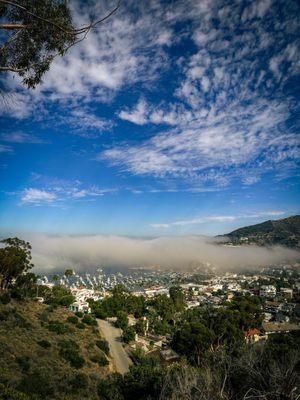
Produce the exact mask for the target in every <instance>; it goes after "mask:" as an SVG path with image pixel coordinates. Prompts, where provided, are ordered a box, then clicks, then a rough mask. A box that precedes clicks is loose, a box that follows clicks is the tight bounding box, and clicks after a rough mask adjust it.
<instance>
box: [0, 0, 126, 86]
mask: <svg viewBox="0 0 300 400" xmlns="http://www.w3.org/2000/svg"><path fill="white" fill-rule="evenodd" d="M120 2H121V0H118V3H117V5H116V7H115V8H114V9H113V10H111V11H110V12H109V13H108V14H107V15H105V16H104V17H103V18H100V19H97V20H94V21H91V22H90V23H89V24H87V25H85V26H82V27H80V28H77V27H75V26H74V24H73V21H72V16H71V11H70V7H69V2H68V1H66V0H38V1H36V0H15V1H10V0H0V21H1V22H0V30H1V31H2V34H1V35H0V38H1V39H0V72H6V71H11V72H15V73H17V74H18V75H20V76H21V77H22V78H23V84H24V85H26V86H27V87H29V88H34V87H35V86H36V85H37V84H38V83H39V82H40V81H41V78H42V76H43V74H44V73H45V72H46V71H47V70H48V69H49V68H50V64H51V62H52V61H53V60H54V58H55V57H56V56H58V55H61V56H63V55H64V54H65V53H66V52H67V51H68V50H69V49H70V47H72V46H74V45H75V44H76V43H79V42H80V41H82V40H84V39H85V38H86V36H87V35H88V33H89V32H90V31H91V30H92V29H94V28H95V27H96V26H97V25H99V24H100V23H102V22H104V21H105V20H106V19H108V18H109V17H110V16H111V15H112V14H114V13H115V12H116V11H117V9H118V8H119V5H120ZM1 42H2V43H1Z"/></svg>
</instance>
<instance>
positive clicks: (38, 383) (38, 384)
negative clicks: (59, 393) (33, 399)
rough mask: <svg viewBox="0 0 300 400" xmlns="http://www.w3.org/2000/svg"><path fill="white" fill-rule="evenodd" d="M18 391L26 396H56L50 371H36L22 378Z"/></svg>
mask: <svg viewBox="0 0 300 400" xmlns="http://www.w3.org/2000/svg"><path fill="white" fill-rule="evenodd" d="M18 390H20V391H21V392H24V393H26V394H37V395H38V396H41V397H45V398H47V397H48V396H52V395H53V394H54V383H53V378H52V375H51V373H50V371H48V370H47V371H46V370H41V369H36V370H34V371H33V372H32V373H30V374H28V375H26V376H24V377H23V378H22V380H21V382H20V384H19V386H18Z"/></svg>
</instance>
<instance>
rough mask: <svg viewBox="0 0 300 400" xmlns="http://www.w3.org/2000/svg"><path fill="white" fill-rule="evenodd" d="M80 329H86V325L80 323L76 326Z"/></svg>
mask: <svg viewBox="0 0 300 400" xmlns="http://www.w3.org/2000/svg"><path fill="white" fill-rule="evenodd" d="M76 326H77V328H78V329H84V328H85V325H84V324H83V323H82V322H78V324H76Z"/></svg>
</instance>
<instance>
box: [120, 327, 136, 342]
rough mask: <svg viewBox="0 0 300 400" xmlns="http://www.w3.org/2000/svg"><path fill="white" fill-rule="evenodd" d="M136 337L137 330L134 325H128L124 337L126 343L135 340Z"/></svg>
mask: <svg viewBox="0 0 300 400" xmlns="http://www.w3.org/2000/svg"><path fill="white" fill-rule="evenodd" d="M134 337H135V330H134V328H133V327H132V326H128V327H127V328H125V329H124V331H123V335H122V339H123V341H124V342H125V343H129V342H131V341H132V340H134Z"/></svg>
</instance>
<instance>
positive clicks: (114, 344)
mask: <svg viewBox="0 0 300 400" xmlns="http://www.w3.org/2000/svg"><path fill="white" fill-rule="evenodd" d="M97 321H98V326H99V330H100V332H101V336H103V337H104V339H105V340H107V341H108V344H109V351H110V355H111V357H112V359H113V364H114V366H115V370H116V372H119V373H120V374H125V373H126V372H127V371H128V370H129V366H130V365H131V364H132V361H131V360H130V358H129V357H128V355H127V353H126V351H125V350H124V347H123V345H122V339H121V336H122V330H121V329H118V328H115V327H114V326H113V325H112V324H111V323H110V322H108V321H104V320H102V319H98V320H97Z"/></svg>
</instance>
